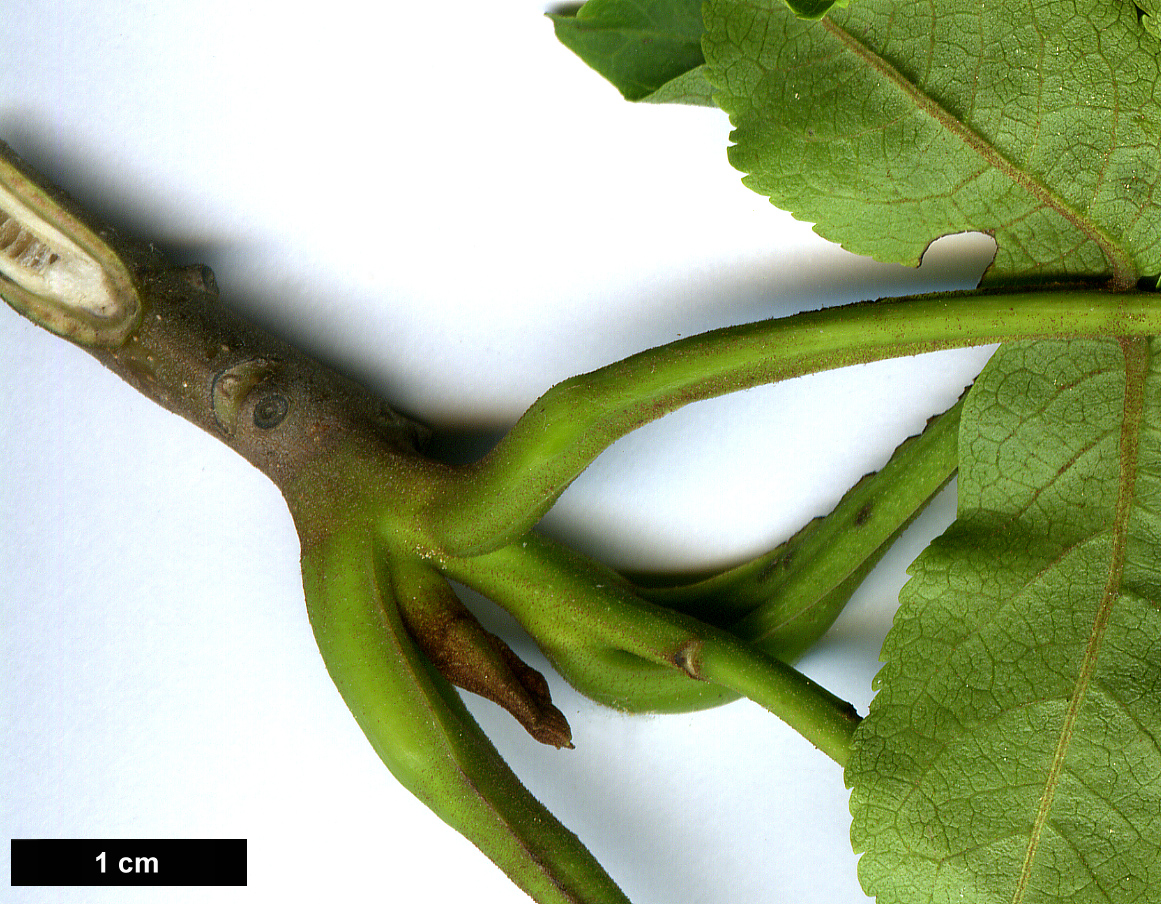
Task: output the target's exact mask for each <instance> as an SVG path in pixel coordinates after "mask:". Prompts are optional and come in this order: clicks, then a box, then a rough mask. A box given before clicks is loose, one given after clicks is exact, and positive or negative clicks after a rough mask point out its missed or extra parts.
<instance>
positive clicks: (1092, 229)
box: [820, 16, 1139, 289]
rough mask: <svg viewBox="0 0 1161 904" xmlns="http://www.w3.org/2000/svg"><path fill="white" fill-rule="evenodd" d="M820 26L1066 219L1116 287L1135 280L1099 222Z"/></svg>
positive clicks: (887, 66) (869, 53)
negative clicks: (1091, 246)
mask: <svg viewBox="0 0 1161 904" xmlns="http://www.w3.org/2000/svg"><path fill="white" fill-rule="evenodd" d="M820 24H821V25H822V27H823V28H825V29H826V30H827V31H828V32H830V34H831V35H832V36H833V37H834V38H835V39H836V40H837V41H838V42H839V43H840V44H842V45H843V47H844V48H846V50H847V51H849V52H850V53H852V54H854V55H855V56H857V57H858V58H859V59H860V60H862V61H863V62H864V63H865V64H866V65H867V66H869V67H870V68H871V69H873V70H874V71H875V72H876V73H878V74H879V75H880V76H882V77H883V78H884V79H886V80H887V81H888V82H890V83H891V84H892V85H894V86H895V87H896V88H897V89H898V90H899V91H901V92H902V93H903V94H904V95H905V96H906V97H907V99H908V100H910V101H911V102H912V103H914V104H915V106H916V107H917V108H918V109H919V110H921V111H922V112H923V113H926V114H927V115H928V116H930V117H931V118H932V119H933V120H934V121H935V122H937V123H938V124H939V125H940V127H942V128H943V129H945V130H946V131H948V132H949V133H951V134H952V135H954V136H956V137H957V138H958V139H959V140H960V141H961V142H963V144H964V145H965V146H966V147H968V148H969V149H971V150H972V151H974V152H975V153H976V154H978V155H979V156H980V157H981V158H982V159H983V160H984V162H985V163H986V164H987V165H988V166H989V167H991V168H992V169H995V170H997V171H998V172H1000V173H1002V174H1003V175H1004V176H1005V177H1006V178H1007V179H1009V180H1010V181H1011V182H1013V183H1014V184H1016V185H1018V186H1019V187H1020V188H1022V189H1023V190H1024V191H1026V192H1028V193H1029V194H1030V195H1032V197H1034V198H1035V199H1036V200H1037V201H1039V202H1040V203H1041V204H1043V205H1044V206H1046V207H1049V208H1051V209H1052V210H1054V211H1056V212H1057V213H1058V214H1060V216H1061V217H1063V218H1064V219H1065V220H1066V221H1067V222H1068V223H1070V224H1071V225H1073V226H1074V227H1076V228H1077V229H1078V230H1080V231H1081V232H1082V233H1084V234H1085V235H1086V236H1088V237H1089V239H1090V240H1091V241H1092V242H1093V243H1094V244H1096V245H1097V247H1099V248H1100V250H1101V253H1102V254H1104V256H1105V260H1107V261H1108V263H1109V268H1110V270H1111V277H1110V284H1111V285H1112V286H1113V287H1115V288H1120V289H1128V288H1130V287H1132V286H1134V285H1135V284H1136V282H1137V279H1138V276H1139V274H1138V273H1137V267H1136V265H1135V264H1134V262H1133V260H1132V257H1131V256H1130V255H1129V254H1128V252H1127V251H1125V250H1124V249H1123V248H1122V247H1121V246H1120V244H1119V243H1118V242H1117V241H1116V240H1115V239H1114V238H1113V236H1111V235H1110V234H1109V233H1108V232H1106V231H1105V230H1104V228H1102V227H1101V226H1100V225H1099V224H1098V223H1095V222H1093V221H1092V220H1090V219H1088V218H1086V217H1084V216H1082V215H1081V214H1080V213H1079V212H1078V211H1076V210H1074V209H1073V208H1072V206H1071V205H1069V204H1068V203H1067V202H1066V201H1065V200H1064V199H1063V198H1061V197H1060V196H1059V195H1058V194H1056V192H1054V191H1053V190H1052V189H1051V188H1050V187H1049V186H1047V185H1045V184H1044V183H1043V182H1041V181H1039V180H1038V179H1036V178H1035V177H1033V175H1032V174H1031V173H1029V172H1028V171H1027V170H1024V169H1021V168H1020V167H1019V166H1017V165H1016V164H1015V163H1014V162H1013V161H1011V160H1009V159H1008V157H1007V155H1005V154H1004V153H1003V152H1002V151H1000V149H999V148H997V147H996V146H995V145H993V144H992V143H991V142H989V141H988V140H987V139H985V138H984V137H983V136H982V135H981V134H980V133H979V132H977V131H975V130H974V129H972V128H970V127H969V126H968V125H967V124H966V123H964V122H963V121H961V120H960V119H957V118H956V117H955V116H954V115H952V113H951V112H950V111H949V110H947V109H946V108H945V107H944V106H943V105H942V104H940V103H939V102H938V101H937V100H936V99H935V98H934V97H932V96H931V95H929V94H927V93H926V92H925V91H924V90H922V89H921V88H920V87H919V86H918V85H917V84H915V83H914V82H912V81H911V80H910V79H908V78H907V77H905V76H904V75H903V73H901V72H900V71H899V70H898V69H896V68H895V67H894V66H893V65H892V64H891V63H889V62H888V61H887V60H886V59H885V58H884V57H882V56H881V55H880V54H879V53H878V52H877V51H875V50H874V49H872V48H871V47H869V46H867V45H866V44H864V43H863V42H862V41H860V40H859V39H858V38H856V37H855V36H854V35H853V34H851V32H849V31H847V30H846V29H845V28H843V27H841V26H840V25H838V24H837V23H836V22H835V21H834V19H833V18H832V17H830V16H827V17H826V18H824V19H822V20H821V22H820Z"/></svg>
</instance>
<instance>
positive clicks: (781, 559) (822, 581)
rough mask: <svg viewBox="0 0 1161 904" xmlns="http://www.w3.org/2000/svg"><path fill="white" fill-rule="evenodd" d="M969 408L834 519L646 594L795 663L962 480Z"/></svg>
mask: <svg viewBox="0 0 1161 904" xmlns="http://www.w3.org/2000/svg"><path fill="white" fill-rule="evenodd" d="M962 407H963V400H962V399H961V400H960V401H959V402H957V403H956V404H955V405H953V406H952V407H951V408H950V409H948V410H947V411H945V412H944V413H943V414H941V415H937V416H936V417H934V418H932V419H931V420H930V421H929V422H928V424H927V426H926V428H925V429H924V430H923V432H922V433H920V434H918V435H917V436H913V437H911V438H909V439H907V440H905V441H904V442H903V443H902V444H901V445H900V446H899V448H898V449H896V450H895V452H894V454H893V455H892V456H891V458H890V460H889V461H888V462H887V464H886V465H884V466H883V468H882V469H880V470H879V471H876V472H875V473H873V474H868V475H867V476H866V477H864V478H863V479H862V480H860V481H859V482H858V483H857V484H855V486H853V487H852V488H851V489H850V490H849V491H848V492H847V493H846V495H844V496H843V498H842V500H840V502H839V504H838V505H837V506H835V508H834V510H833V511H831V512H830V514H828V515H826V516H824V517H822V518H816V519H814V520H813V521H811V522H810V523H809V524H807V525H806V526H805V527H803V528H802V529H801V530H800V531H799V532H798V533H797V534H795V535H794V536H793V537H791V538H790V539H789V540H787V541H786V542H785V543H782V544H781V545H780V546H778V547H777V548H776V549H773V550H771V551H770V552H768V553H766V554H765V555H763V556H759V557H758V558H756V559H753V560H751V561H749V562H746V563H744V564H741V565H738V566H736V567H734V568H731V569H730V570H728V571H725V572H722V573H720V574H717V575H714V576H712V577H709V578H706V579H704V580H700V581H696V582H693V583H689V584H681V585H676V586H663V587H642V588H641V589H640V590H639V592H640V593H641V594H642V595H643V596H645V597H646V598H647V599H650V600H652V601H654V602H656V603H659V604H661V605H664V606H666V607H668V608H670V609H676V610H678V611H681V612H687V613H689V614H690V615H693V616H695V617H697V618H700V619H703V620H705V621H708V622H710V623H711V624H714V625H717V626H718V627H722V628H726V629H727V630H729V631H730V633H731V634H735V635H737V636H738V637H741V638H743V639H744V640H747V641H749V642H750V643H753V644H754V645H755V646H757V647H758V648H760V649H762V650H765V651H766V652H768V653H770V654H772V655H774V656H777V657H778V658H779V659H782V660H785V661H787V662H794V661H795V660H796V659H798V657H799V656H801V655H802V654H803V653H804V652H806V650H807V649H809V648H810V647H811V646H812V645H813V644H814V642H815V641H817V640H818V638H819V637H820V636H821V635H822V633H823V632H824V631H825V630H826V629H827V628H828V627H829V626H830V625H831V623H832V622H833V621H834V619H835V618H836V617H837V616H838V614H839V612H841V611H842V609H843V607H844V606H845V605H846V603H847V601H848V600H849V599H850V596H851V594H852V593H853V592H854V591H855V590H856V589H857V588H858V586H859V585H860V584H861V583H862V581H863V578H864V577H866V575H867V573H868V572H869V571H870V570H871V569H872V568H873V567H874V566H875V564H876V563H877V562H878V561H879V559H880V558H882V556H883V554H884V553H885V552H886V551H887V550H888V549H890V548H891V545H892V544H893V543H894V542H895V540H896V539H898V537H899V535H900V534H901V533H902V532H903V531H904V530H905V529H906V528H907V526H908V525H909V524H910V523H911V521H912V520H913V519H914V518H915V516H916V515H918V514H919V513H920V512H921V511H922V510H923V509H924V508H925V507H926V506H927V503H929V502H930V501H931V500H932V499H933V498H934V496H935V495H936V494H937V493H938V492H939V491H940V490H941V489H942V488H943V487H944V486H946V485H947V483H948V481H949V480H950V479H951V477H952V475H953V474H954V473H955V470H956V465H957V455H956V452H957V446H958V442H957V439H958V433H959V415H960V411H961V409H962Z"/></svg>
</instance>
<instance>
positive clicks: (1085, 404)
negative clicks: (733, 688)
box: [846, 340, 1161, 904]
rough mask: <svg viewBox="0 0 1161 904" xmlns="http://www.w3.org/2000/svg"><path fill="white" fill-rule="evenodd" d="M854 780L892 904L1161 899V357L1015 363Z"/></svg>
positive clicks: (935, 551)
mask: <svg viewBox="0 0 1161 904" xmlns="http://www.w3.org/2000/svg"><path fill="white" fill-rule="evenodd" d="M959 448H960V455H961V461H960V500H959V514H958V518H957V520H956V522H955V523H954V524H953V525H952V527H951V528H950V529H949V530H948V532H947V533H946V534H945V535H944V536H943V537H941V538H939V539H938V540H936V541H935V542H934V543H933V544H932V545H931V546H930V547H929V548H928V549H927V550H926V551H925V552H924V553H923V555H922V556H920V558H919V559H918V560H917V561H916V563H915V564H914V566H913V575H914V577H913V578H912V580H911V581H910V582H909V583H908V584H907V585H906V587H905V588H904V591H903V593H902V595H901V598H902V606H901V608H900V610H899V613H898V615H897V616H896V620H895V624H894V626H893V628H892V630H891V631H890V633H889V634H888V637H887V640H886V643H885V644H884V648H883V660H884V666H883V669H882V671H881V672H880V674H879V676H878V678H877V679H876V683H877V686H878V687H879V693H878V695H877V696H876V698H875V700H874V702H873V703H872V705H871V711H870V714H869V715H868V717H867V718H866V719H865V720H864V722H863V723H862V725H861V726H860V728H859V730H858V731H857V732H856V736H855V743H854V751H853V753H852V757H851V760H850V762H849V765H848V768H847V773H846V775H847V782H848V784H849V785H850V786H851V787H852V789H853V790H852V795H851V812H852V814H853V816H854V822H853V825H852V830H851V837H852V841H853V843H854V846H855V849H856V850H865V851H866V853H865V854H864V856H863V857H862V859H861V861H860V863H859V874H860V879H861V880H862V883H863V886H864V888H865V889H866V890H867V892H868V893H869V894H873V895H876V896H878V900H879V901H880V902H881V904H893V902H905V901H906V902H912V901H923V902H933V901H940V902H942V901H947V902H951V901H955V902H964V901H966V902H1004V904H1019V902H1061V901H1068V902H1088V901H1093V902H1096V901H1101V902H1108V901H1116V902H1118V904H1122V902H1134V901H1156V900H1158V889H1161V747H1159V745H1158V740H1159V738H1161V566H1159V564H1158V563H1161V341H1157V340H1155V341H1152V342H1151V343H1150V342H1147V341H1145V340H1126V341H1125V342H1124V343H1123V345H1122V343H1118V342H1117V341H1111V340H1110V341H1104V342H1098V341H1092V342H1073V343H1064V342H1038V343H1023V344H1013V345H1010V346H1005V347H1003V348H1002V349H1001V350H1000V351H999V352H998V353H997V355H996V357H995V358H994V359H993V361H992V362H991V363H990V364H989V365H988V367H987V368H986V369H985V371H984V373H983V374H982V375H981V377H980V379H979V381H978V382H977V383H976V385H975V388H974V389H973V390H972V391H971V393H970V395H969V397H968V401H967V404H966V407H965V409H964V413H963V419H962V428H961V433H960V443H959Z"/></svg>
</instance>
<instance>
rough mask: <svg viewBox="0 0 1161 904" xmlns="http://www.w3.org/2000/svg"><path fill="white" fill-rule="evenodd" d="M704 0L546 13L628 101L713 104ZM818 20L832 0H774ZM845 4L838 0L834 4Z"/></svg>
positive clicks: (611, 3) (563, 38)
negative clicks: (706, 55)
mask: <svg viewBox="0 0 1161 904" xmlns="http://www.w3.org/2000/svg"><path fill="white" fill-rule="evenodd" d="M703 2H704V0H588V2H587V3H584V4H578V5H576V6H568V7H564V8H562V9H560V10H558V11H557V12H555V13H549V18H550V19H552V21H553V25H554V27H555V29H556V36H557V38H559V39H560V42H561V43H562V44H564V45H565V46H566V47H568V48H569V50H571V51H572V52H573V53H575V54H576V55H577V56H579V57H580V58H581V59H582V60H584V61H585V62H586V63H588V64H589V65H590V66H591V67H592V68H593V69H595V70H596V71H597V72H599V73H600V74H601V75H603V76H604V77H605V78H607V79H608V80H609V81H610V82H612V83H613V85H614V86H615V87H616V88H617V90H618V91H620V92H621V94H623V95H624V96H625V98H626V99H627V100H644V101H648V102H650V103H676V104H700V105H704V106H713V104H714V101H713V98H712V97H711V91H710V86H709V84H708V83H707V82H706V79H705V72H704V67H703V66H702V64H703V63H704V62H705V60H704V57H703V56H702V50H701V39H702V34H703V32H704V26H703V25H702V7H703ZM778 2H779V3H782V4H783V9H785V10H786V11H787V12H788V13H790V14H791V15H797V16H802V17H804V18H806V19H817V18H819V17H821V16H823V15H825V14H826V12H827V11H828V10H829V9H830V8H831V7H832V6H833V5H834V4H835V0H778ZM845 3H846V0H840V3H839V5H843V4H845Z"/></svg>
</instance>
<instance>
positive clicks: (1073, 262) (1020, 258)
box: [702, 0, 1161, 286]
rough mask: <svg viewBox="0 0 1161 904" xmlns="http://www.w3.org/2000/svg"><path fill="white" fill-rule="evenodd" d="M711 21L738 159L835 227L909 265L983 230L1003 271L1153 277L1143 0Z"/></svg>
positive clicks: (749, 13) (753, 6)
mask: <svg viewBox="0 0 1161 904" xmlns="http://www.w3.org/2000/svg"><path fill="white" fill-rule="evenodd" d="M705 28H706V33H705V39H704V41H703V45H702V46H703V51H704V53H705V58H706V64H707V66H706V70H705V72H706V77H707V78H708V80H709V81H710V83H711V84H712V85H713V86H714V88H715V98H716V100H717V101H718V103H719V104H720V105H721V106H722V107H723V108H724V109H725V110H726V112H727V113H729V114H730V117H731V121H732V122H733V125H734V126H735V131H734V133H733V139H734V141H735V146H734V147H733V148H732V149H731V161H732V162H733V163H734V165H735V166H737V167H738V168H739V169H741V170H742V171H743V172H745V173H746V174H747V176H746V179H745V181H746V184H747V185H749V186H750V187H751V188H753V189H754V190H755V191H758V192H760V193H762V194H764V195H767V196H768V197H770V199H771V200H772V201H773V202H774V203H775V204H776V205H777V206H779V207H781V208H783V209H786V210H789V211H791V212H792V213H793V214H794V215H795V216H797V217H799V218H801V219H805V220H808V221H811V222H814V223H816V224H817V226H816V228H817V231H818V232H819V233H820V234H821V235H823V236H825V237H826V238H828V239H831V240H832V241H836V242H838V243H840V244H842V245H843V246H844V247H846V248H848V249H850V250H851V251H854V252H856V253H860V254H866V255H870V256H872V257H874V258H877V259H879V260H886V261H896V262H900V263H906V264H911V265H914V264H916V263H918V261H919V258H920V256H921V255H922V253H923V251H924V249H925V248H926V247H927V245H928V244H929V243H930V242H931V241H933V240H934V239H936V238H938V237H939V236H942V235H947V234H951V233H957V232H963V231H969V230H978V231H985V232H989V233H992V234H993V235H994V236H995V238H996V240H997V244H998V251H997V255H996V259H995V261H994V263H993V265H992V268H991V270H990V271H989V273H988V276H987V279H988V280H989V281H994V282H1012V281H1021V282H1026V281H1043V280H1045V279H1053V278H1060V277H1063V278H1076V277H1103V278H1112V279H1113V280H1114V281H1115V282H1116V283H1117V284H1119V285H1123V286H1128V285H1131V284H1133V283H1134V282H1136V280H1137V279H1138V278H1139V277H1142V276H1150V275H1156V274H1158V273H1161V211H1159V209H1158V207H1157V205H1156V203H1155V200H1154V193H1155V191H1156V186H1157V179H1158V171H1159V168H1161V151H1159V146H1161V108H1159V106H1158V101H1157V94H1158V80H1159V71H1158V48H1159V47H1161V44H1159V43H1158V41H1157V38H1156V37H1155V36H1154V35H1153V34H1151V33H1150V32H1149V31H1147V30H1146V28H1145V27H1144V26H1143V25H1142V22H1141V20H1140V17H1139V15H1138V11H1137V8H1136V7H1135V6H1134V5H1133V4H1132V3H1129V2H1123V0H1085V2H1084V3H1082V4H1073V3H1065V2H1061V0H941V2H939V3H933V2H930V0H927V2H923V0H858V2H853V3H851V4H850V6H849V8H847V9H838V8H836V9H833V10H831V12H830V13H829V14H828V16H827V17H826V18H825V19H822V20H819V21H816V22H808V21H803V20H801V19H798V18H796V17H795V16H793V15H791V14H790V13H789V12H788V11H787V10H786V9H785V8H784V6H783V4H782V3H781V0H744V2H743V0H710V2H709V3H707V5H706V11H705Z"/></svg>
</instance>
